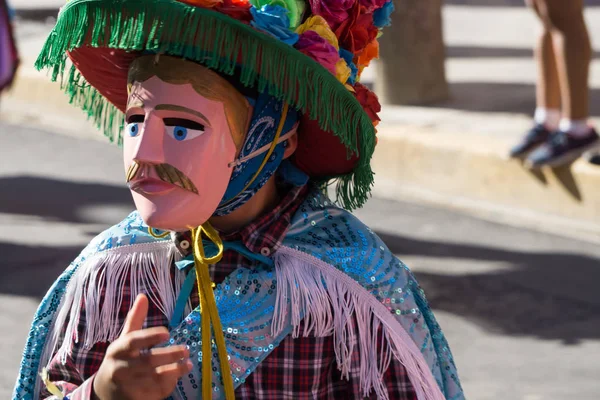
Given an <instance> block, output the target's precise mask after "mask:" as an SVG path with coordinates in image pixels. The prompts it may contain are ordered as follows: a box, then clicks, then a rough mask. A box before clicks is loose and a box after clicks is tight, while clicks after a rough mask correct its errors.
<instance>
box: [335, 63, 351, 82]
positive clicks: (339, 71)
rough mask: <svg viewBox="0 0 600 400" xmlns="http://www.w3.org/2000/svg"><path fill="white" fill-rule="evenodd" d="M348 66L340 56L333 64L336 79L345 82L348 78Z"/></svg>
mask: <svg viewBox="0 0 600 400" xmlns="http://www.w3.org/2000/svg"><path fill="white" fill-rule="evenodd" d="M351 73H352V71H350V67H348V64H347V63H346V61H345V60H344V59H343V58H340V59H339V60H338V62H337V63H336V64H335V77H336V78H337V80H338V81H340V82H342V83H346V82H347V81H348V78H350V74H351Z"/></svg>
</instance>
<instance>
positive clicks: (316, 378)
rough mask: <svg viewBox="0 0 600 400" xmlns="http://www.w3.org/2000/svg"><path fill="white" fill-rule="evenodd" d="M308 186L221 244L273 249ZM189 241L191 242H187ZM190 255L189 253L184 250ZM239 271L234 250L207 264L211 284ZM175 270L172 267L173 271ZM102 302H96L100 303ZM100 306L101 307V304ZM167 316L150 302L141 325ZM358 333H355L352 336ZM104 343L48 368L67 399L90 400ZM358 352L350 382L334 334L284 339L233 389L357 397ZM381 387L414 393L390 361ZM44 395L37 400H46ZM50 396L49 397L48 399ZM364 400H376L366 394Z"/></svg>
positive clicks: (123, 312)
mask: <svg viewBox="0 0 600 400" xmlns="http://www.w3.org/2000/svg"><path fill="white" fill-rule="evenodd" d="M308 190H309V189H308V187H307V186H301V187H294V188H292V189H290V190H289V191H288V192H287V194H286V195H285V196H283V198H282V200H281V202H280V203H279V205H278V206H276V207H275V208H274V209H273V210H271V211H270V212H269V213H267V214H265V215H263V216H261V217H259V218H257V219H256V220H254V221H253V222H252V223H251V224H250V225H248V226H246V227H245V228H243V229H242V230H241V231H239V232H237V233H235V234H231V235H223V236H222V238H223V240H226V241H231V240H241V241H242V242H243V243H244V244H245V245H246V247H247V248H248V249H249V250H250V251H252V252H255V253H261V254H263V255H268V254H271V253H272V252H274V251H276V250H277V249H278V248H279V246H281V243H282V241H283V239H284V237H285V234H286V232H287V230H288V228H289V226H290V222H291V219H292V217H293V216H294V214H295V212H296V210H297V209H298V208H299V207H300V205H301V204H302V202H303V201H304V200H305V198H306V196H307V194H308ZM183 240H189V236H186V234H181V235H179V236H178V237H176V239H175V243H176V244H177V245H178V247H179V249H180V250H181V251H182V252H183V253H184V254H185V253H186V250H183V249H182V247H181V246H179V244H180V243H181V242H182V241H183ZM190 243H191V242H190ZM187 251H189V250H187ZM239 267H245V268H251V264H250V262H249V261H248V260H247V259H246V258H244V257H243V256H241V255H240V254H238V253H236V252H234V251H231V250H230V251H226V252H225V253H224V255H223V259H222V260H221V262H219V264H218V265H217V268H215V267H214V266H212V268H211V275H212V278H213V280H214V281H215V282H216V283H219V282H221V281H222V280H223V279H225V277H226V276H227V275H229V274H230V273H231V272H232V271H234V270H235V269H237V268H239ZM174 272H175V267H173V273H174ZM102 300H103V299H102V298H101V299H100V301H102ZM191 302H192V306H194V307H196V306H197V305H198V294H197V291H196V290H193V291H192V295H191ZM130 303H131V296H130V290H129V287H128V283H126V285H125V287H124V288H123V303H122V307H121V309H120V311H119V313H120V315H119V317H120V319H121V321H124V320H125V317H126V316H127V312H128V311H129V307H130ZM101 304H102V303H101ZM168 322H169V321H168V319H167V317H166V316H165V315H164V314H163V313H162V312H161V311H160V310H159V309H158V307H156V306H155V305H154V304H153V303H152V302H150V308H149V311H148V317H147V319H146V326H147V327H153V326H167V325H168ZM85 324H86V321H85V312H84V311H82V313H81V316H80V322H79V331H80V335H81V332H83V330H84V328H85ZM357 334H358V333H357ZM108 345H109V343H96V344H95V345H94V346H93V347H92V348H91V349H89V350H86V349H83V348H82V347H81V345H80V344H77V343H74V344H73V350H72V352H71V353H70V354H69V357H68V359H67V361H66V363H64V364H63V363H62V362H61V361H60V360H58V358H57V357H55V358H53V359H52V360H51V362H50V365H49V368H48V370H49V373H50V380H51V381H53V382H54V383H56V384H57V385H58V386H59V387H61V388H62V390H63V393H67V394H69V396H68V397H69V399H71V400H75V399H89V398H90V397H91V390H92V381H93V377H94V374H95V373H96V371H98V368H99V367H100V364H101V363H102V360H103V358H104V354H105V352H106V349H107V347H108ZM359 373H360V354H359V348H358V347H355V349H354V352H353V355H352V362H351V368H350V376H349V379H348V380H346V379H342V377H341V373H340V371H339V369H338V366H337V362H336V357H335V351H334V341H333V336H328V337H302V336H300V337H298V338H292V337H291V336H288V337H287V338H285V339H284V340H283V341H282V342H281V343H280V345H279V346H278V347H276V348H275V349H274V350H273V351H272V352H271V354H269V356H268V357H267V358H266V359H265V360H264V361H263V362H262V363H261V364H259V365H258V367H257V368H256V370H255V371H254V372H253V373H252V374H251V375H250V376H249V377H248V378H246V382H245V383H244V384H242V385H241V386H239V387H238V388H237V390H236V391H235V397H236V399H241V400H243V399H265V400H275V399H342V398H346V399H360V398H365V397H364V396H363V395H362V391H361V390H360V384H359ZM384 380H385V385H386V387H387V391H388V394H389V398H390V399H391V400H414V399H416V395H415V393H414V391H413V388H412V385H411V383H410V381H409V379H408V376H407V374H406V370H405V369H404V367H403V366H402V364H400V362H398V361H397V360H393V361H392V363H391V364H390V367H389V368H388V370H387V371H386V372H385V375H384ZM49 395H50V394H49V393H48V392H46V391H44V392H43V393H42V397H45V396H49ZM49 398H52V397H49ZM367 398H369V399H375V398H376V396H375V393H374V392H373V391H371V394H370V396H369V397H367Z"/></svg>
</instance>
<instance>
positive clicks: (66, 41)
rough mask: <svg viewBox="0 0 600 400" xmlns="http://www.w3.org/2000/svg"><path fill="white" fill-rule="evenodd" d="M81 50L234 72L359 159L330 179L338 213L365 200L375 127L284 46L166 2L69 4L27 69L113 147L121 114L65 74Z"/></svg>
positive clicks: (227, 20)
mask: <svg viewBox="0 0 600 400" xmlns="http://www.w3.org/2000/svg"><path fill="white" fill-rule="evenodd" d="M200 32H211V34H210V35H202V34H200ZM83 46H91V47H107V48H114V49H121V50H126V51H149V52H154V53H160V54H168V55H173V56H177V57H182V58H184V59H188V60H192V61H195V62H198V63H200V64H202V65H204V66H206V67H208V68H211V69H213V70H216V71H219V72H220V73H223V74H229V75H232V74H233V73H234V71H235V69H236V67H239V68H240V71H241V73H240V75H239V76H240V81H241V83H242V84H243V85H246V86H251V87H256V88H257V90H259V91H261V92H264V91H267V92H268V93H269V94H270V95H272V96H275V97H276V98H278V99H280V100H283V101H286V102H287V103H289V104H290V105H292V106H294V107H296V108H297V109H299V110H300V111H301V112H303V113H305V114H308V116H309V117H310V118H311V119H313V120H317V121H318V122H319V125H320V126H321V128H322V129H324V130H328V131H331V132H333V133H334V134H335V135H336V136H337V137H339V139H340V141H341V142H342V143H343V144H344V145H345V146H346V148H347V149H348V156H351V155H352V154H357V153H358V154H359V155H360V158H359V161H358V164H357V166H356V168H355V170H354V171H353V172H352V173H351V174H347V175H344V176H339V177H332V178H334V179H336V180H337V187H336V194H337V200H338V202H339V203H340V204H341V205H342V206H343V207H344V208H346V209H355V208H358V207H361V206H362V205H363V204H364V203H365V201H366V200H367V199H368V197H369V193H370V190H371V186H372V184H373V171H372V170H371V167H370V160H371V157H372V155H373V151H374V149H375V128H374V126H373V124H372V122H371V120H370V118H369V117H368V115H367V113H366V112H365V111H364V110H363V108H362V107H361V105H360V103H359V102H358V101H357V100H356V99H355V98H354V96H353V95H352V93H350V92H349V91H348V90H347V89H346V88H345V87H344V86H343V85H342V84H340V82H339V81H338V80H337V79H336V78H335V76H333V75H332V74H331V73H330V72H329V71H327V70H326V69H325V68H324V67H323V66H321V65H320V64H319V63H318V62H316V61H314V60H313V59H311V58H310V57H308V56H306V55H304V54H302V53H300V52H299V51H297V50H295V49H294V48H293V47H292V46H289V45H287V44H285V43H283V42H280V41H279V40H277V39H275V38H272V37H270V36H268V35H266V34H264V33H261V32H258V31H256V30H255V29H253V28H251V27H250V26H248V25H245V24H244V23H242V22H239V21H237V20H235V19H233V18H231V17H228V16H227V15H224V14H221V13H219V12H216V11H212V10H209V9H204V8H198V7H193V6H189V5H187V4H184V3H180V2H177V1H174V0H153V1H148V0H127V1H122V0H121V1H119V0H108V1H107V0H72V1H71V2H69V3H67V4H66V6H65V7H64V8H63V9H62V10H61V12H60V14H59V17H58V20H57V23H56V26H55V27H54V29H53V30H52V32H51V33H50V35H49V37H48V39H47V40H46V43H45V44H44V47H43V48H42V51H41V53H40V55H39V57H38V59H37V61H36V63H35V66H36V68H38V69H43V68H48V69H50V70H51V71H52V80H53V81H56V80H58V78H59V77H60V82H61V87H62V88H63V90H64V91H65V92H66V93H68V94H69V96H70V101H71V103H73V104H75V105H77V106H79V107H81V108H82V109H83V110H84V111H86V112H87V114H88V116H89V117H90V118H91V119H92V120H93V121H94V122H95V123H96V125H97V126H98V127H99V128H100V129H102V130H103V131H104V134H105V135H106V136H107V137H109V138H110V139H111V141H115V140H116V141H117V142H118V143H121V142H122V136H121V135H122V133H121V131H122V128H123V119H124V116H123V114H122V113H121V112H120V111H119V110H118V109H117V108H116V107H115V106H114V105H112V104H111V103H109V102H108V101H107V100H106V99H105V98H104V97H103V96H102V95H101V94H100V93H99V92H97V91H96V89H95V88H93V87H92V86H90V85H89V84H88V83H87V82H86V80H85V78H84V77H83V76H81V74H79V73H78V72H77V70H76V69H75V67H73V66H72V67H71V69H70V71H69V73H68V74H65V68H66V67H65V66H66V63H67V54H66V52H67V51H70V50H73V49H77V48H79V47H83ZM208 49H210V50H208ZM240 55H241V56H240ZM238 56H240V57H239V58H238ZM238 62H239V64H238ZM357 134H358V135H360V138H361V139H360V141H358V140H357ZM357 142H358V143H357Z"/></svg>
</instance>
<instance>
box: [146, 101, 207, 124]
mask: <svg viewBox="0 0 600 400" xmlns="http://www.w3.org/2000/svg"><path fill="white" fill-rule="evenodd" d="M154 109H155V110H168V111H181V112H184V113H188V114H192V115H195V116H196V117H199V118H201V119H202V120H203V121H204V122H205V123H206V124H207V125H209V126H210V124H209V122H208V118H206V117H205V116H204V114H202V113H201V112H200V111H196V110H192V109H191V108H187V107H184V106H178V105H175V104H158V105H157V106H156V107H154Z"/></svg>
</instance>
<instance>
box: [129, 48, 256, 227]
mask: <svg viewBox="0 0 600 400" xmlns="http://www.w3.org/2000/svg"><path fill="white" fill-rule="evenodd" d="M161 62H162V60H161ZM178 62H179V61H178ZM181 62H184V61H181ZM184 63H185V62H184ZM187 64H191V63H187ZM167 67H168V68H169V70H171V71H172V67H173V66H167ZM188 67H189V68H191V69H193V70H194V71H189V70H185V69H183V70H182V71H181V73H182V74H189V73H190V72H193V73H195V75H194V81H193V82H191V83H185V80H184V79H183V80H177V82H176V83H168V82H165V81H164V80H162V79H161V78H159V76H156V75H155V76H151V77H150V78H147V79H145V80H143V81H135V80H134V81H133V83H132V86H131V89H130V95H129V102H128V107H127V112H126V118H127V119H126V121H127V125H126V127H125V132H124V153H123V154H124V164H125V172H126V176H127V181H128V184H129V187H130V189H131V192H132V195H133V200H134V202H135V205H136V207H137V209H138V211H139V212H140V215H141V217H142V218H143V220H144V221H145V222H146V223H147V224H148V225H149V226H151V227H153V228H158V229H164V230H171V231H183V230H187V229H189V228H193V227H197V226H199V225H201V224H203V223H204V222H206V221H207V220H208V219H209V218H210V217H211V216H212V214H213V213H214V211H215V209H216V208H217V206H218V204H219V202H220V201H221V199H222V197H223V194H224V193H225V190H226V188H227V185H228V183H229V179H230V177H231V173H232V167H230V163H231V162H232V161H234V159H235V157H236V154H237V148H238V146H237V145H236V142H240V143H241V140H243V138H240V137H239V135H240V133H239V132H232V128H233V129H234V130H235V128H236V127H235V126H233V125H235V123H233V124H232V122H231V121H232V120H231V118H228V112H231V111H235V112H237V113H240V112H241V113H245V114H246V116H245V118H246V119H248V117H249V115H250V107H249V106H248V104H247V103H245V102H242V101H238V102H235V101H234V102H231V101H229V100H228V99H230V98H231V97H232V96H234V97H235V96H241V95H240V94H239V93H238V92H237V91H236V90H235V89H234V88H233V87H232V86H231V85H229V83H227V81H225V80H224V79H223V78H221V77H220V76H218V75H216V74H215V73H212V72H211V71H208V70H206V69H205V68H203V67H200V66H199V65H195V64H193V65H192V66H188ZM198 73H200V74H202V73H206V79H208V80H209V81H210V82H207V83H206V85H203V83H202V82H201V81H202V78H201V76H199V75H198ZM183 76H185V75H183ZM167 79H169V80H173V79H170V78H167ZM215 79H220V80H222V81H223V82H218V83H219V84H217V85H215V84H214V83H215V81H214V80H215ZM199 81H200V82H199ZM204 86H206V87H209V90H208V91H207V92H206V94H208V96H203V95H202V94H200V93H199V92H203V91H205V90H204V89H206V87H204ZM199 89H200V90H199ZM221 90H222V91H226V93H218V92H219V91H221ZM227 91H232V92H229V93H227ZM237 100H239V98H237ZM244 100H245V99H244ZM235 104H238V105H240V107H237V109H235V108H236V107H235ZM242 104H245V107H243V108H242V107H241V105H242ZM241 129H245V127H244V128H242V127H238V129H237V130H241Z"/></svg>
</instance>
